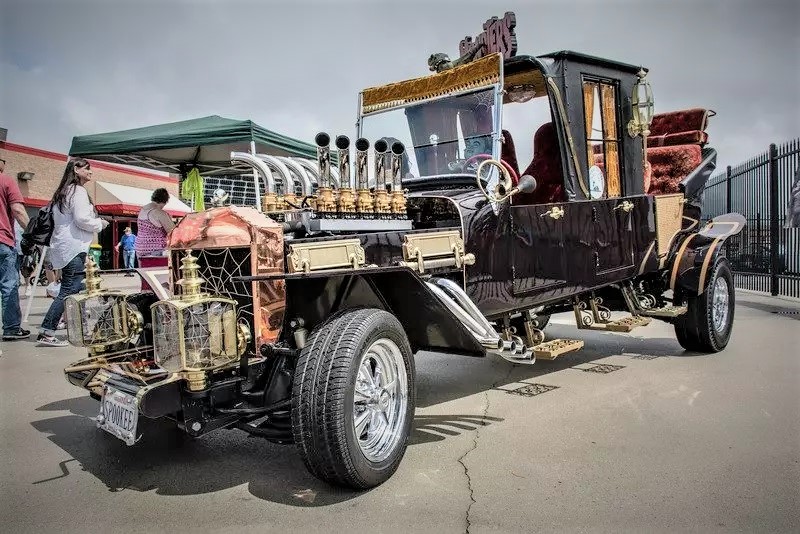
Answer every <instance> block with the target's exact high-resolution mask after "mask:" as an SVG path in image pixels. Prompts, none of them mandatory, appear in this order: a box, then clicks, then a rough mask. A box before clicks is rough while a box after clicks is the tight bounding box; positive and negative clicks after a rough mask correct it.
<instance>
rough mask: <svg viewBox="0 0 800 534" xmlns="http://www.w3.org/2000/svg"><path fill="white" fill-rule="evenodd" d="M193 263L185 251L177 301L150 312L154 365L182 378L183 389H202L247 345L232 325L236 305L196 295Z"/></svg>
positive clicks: (239, 326)
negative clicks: (212, 372) (186, 384)
mask: <svg viewBox="0 0 800 534" xmlns="http://www.w3.org/2000/svg"><path fill="white" fill-rule="evenodd" d="M198 270H199V266H198V265H197V258H196V257H194V256H192V251H191V250H187V251H186V255H185V256H184V257H183V259H182V260H181V267H180V271H181V276H182V278H181V279H180V281H178V285H180V286H181V289H182V291H181V296H180V297H179V298H177V299H170V300H163V301H160V302H156V303H155V304H153V305H152V306H151V309H152V311H153V348H154V353H155V361H156V363H157V364H158V365H159V366H160V367H162V368H163V369H165V370H166V371H169V372H173V373H174V372H185V373H186V376H187V378H188V381H189V389H191V390H195V391H196V390H201V389H204V388H205V387H206V376H205V373H206V371H210V370H213V369H218V368H221V367H226V366H228V365H230V364H233V363H235V362H237V361H238V360H239V357H240V356H241V355H242V354H244V351H245V350H246V349H247V345H248V344H249V343H250V340H251V335H250V329H249V328H248V327H247V325H245V324H243V323H237V321H236V301H234V300H231V299H227V298H224V297H219V296H212V295H208V294H206V293H202V292H201V291H200V286H202V284H203V279H202V278H201V277H200V275H199V274H198Z"/></svg>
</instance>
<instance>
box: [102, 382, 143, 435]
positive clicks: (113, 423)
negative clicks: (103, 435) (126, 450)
mask: <svg viewBox="0 0 800 534" xmlns="http://www.w3.org/2000/svg"><path fill="white" fill-rule="evenodd" d="M138 422H139V403H138V402H137V400H136V397H133V396H131V395H128V394H127V393H123V392H122V391H117V390H116V389H114V388H111V387H108V386H106V388H105V391H104V392H103V399H102V401H101V402H100V415H98V417H97V426H98V427H100V428H102V429H103V430H105V431H106V432H108V433H110V434H113V435H115V436H117V437H118V438H119V439H121V440H122V441H124V442H125V443H126V444H128V445H133V444H134V443H136V425H137V424H138Z"/></svg>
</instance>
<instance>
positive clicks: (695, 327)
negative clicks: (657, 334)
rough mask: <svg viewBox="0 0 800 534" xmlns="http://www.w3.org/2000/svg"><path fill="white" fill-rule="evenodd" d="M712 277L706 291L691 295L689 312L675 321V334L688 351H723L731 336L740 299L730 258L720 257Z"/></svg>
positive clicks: (688, 303) (714, 265)
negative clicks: (738, 298)
mask: <svg viewBox="0 0 800 534" xmlns="http://www.w3.org/2000/svg"><path fill="white" fill-rule="evenodd" d="M710 277H711V278H710V280H709V281H708V287H707V288H706V290H705V291H704V292H703V293H702V294H701V295H698V296H696V297H689V298H688V299H687V300H688V302H687V307H688V310H687V312H686V313H685V314H684V315H679V316H678V317H677V318H676V320H675V335H676V336H677V338H678V343H680V344H681V346H682V347H683V348H685V349H686V350H692V351H696V352H719V351H721V350H723V349H724V348H725V347H726V346H727V345H728V340H729V339H730V337H731V330H733V312H734V307H735V304H736V298H735V289H734V286H733V274H732V273H731V268H730V264H729V263H728V260H727V259H725V258H718V259H717V260H716V261H715V262H714V264H713V267H712V269H711V274H710Z"/></svg>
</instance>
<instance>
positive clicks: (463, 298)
mask: <svg viewBox="0 0 800 534" xmlns="http://www.w3.org/2000/svg"><path fill="white" fill-rule="evenodd" d="M431 282H433V283H434V284H436V285H437V286H439V287H441V288H442V289H444V290H445V292H446V293H447V294H448V295H449V296H450V297H451V298H452V299H453V300H455V301H456V303H458V305H459V306H461V307H462V308H463V309H464V311H466V312H467V313H469V314H470V316H471V317H472V318H473V319H474V320H475V321H477V322H478V323H479V324H480V325H481V326H482V327H483V330H484V331H485V332H492V333H496V332H495V329H494V327H492V325H491V324H489V321H487V320H486V317H484V316H483V314H482V313H481V311H480V310H479V309H478V307H477V306H476V305H475V303H474V302H472V299H470V298H469V295H467V294H466V293H465V292H464V290H463V289H461V288H460V287H459V286H458V284H456V283H455V282H453V281H452V280H448V279H447V278H436V277H434V278H431Z"/></svg>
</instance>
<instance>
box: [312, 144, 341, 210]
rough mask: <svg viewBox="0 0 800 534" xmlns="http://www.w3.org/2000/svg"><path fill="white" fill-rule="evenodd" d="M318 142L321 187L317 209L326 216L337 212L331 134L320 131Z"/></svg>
mask: <svg viewBox="0 0 800 534" xmlns="http://www.w3.org/2000/svg"><path fill="white" fill-rule="evenodd" d="M314 142H316V144H317V167H319V184H318V185H319V187H318V188H317V211H318V212H319V214H320V216H322V217H326V216H330V215H331V214H334V215H335V212H336V198H335V197H334V194H333V190H332V189H331V150H330V143H331V136H330V135H328V134H326V133H325V132H320V133H318V134H317V136H316V137H315V138H314Z"/></svg>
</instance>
